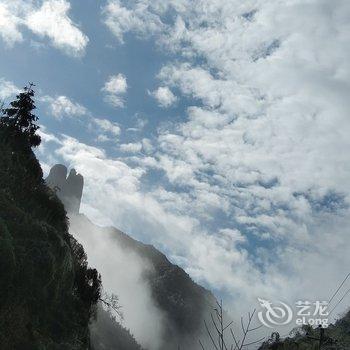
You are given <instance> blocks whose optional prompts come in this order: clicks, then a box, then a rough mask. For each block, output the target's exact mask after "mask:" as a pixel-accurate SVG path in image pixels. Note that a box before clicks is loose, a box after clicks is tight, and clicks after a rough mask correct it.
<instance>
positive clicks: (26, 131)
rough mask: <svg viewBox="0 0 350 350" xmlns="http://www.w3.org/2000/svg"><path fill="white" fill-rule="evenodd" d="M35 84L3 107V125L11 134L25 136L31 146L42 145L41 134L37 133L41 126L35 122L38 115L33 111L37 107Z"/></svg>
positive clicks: (15, 136) (13, 136)
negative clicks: (7, 106) (7, 105)
mask: <svg viewBox="0 0 350 350" xmlns="http://www.w3.org/2000/svg"><path fill="white" fill-rule="evenodd" d="M33 86H34V85H33V84H29V86H26V87H25V88H24V91H23V92H21V93H19V94H18V95H17V98H16V100H15V101H13V102H11V103H10V107H9V108H6V109H3V111H2V112H3V117H2V118H1V124H2V126H6V127H7V129H8V132H9V134H10V135H9V136H11V137H12V138H15V139H20V138H25V139H26V141H27V142H28V144H29V145H30V147H37V146H39V145H40V142H41V139H40V136H39V135H37V134H36V132H37V130H38V129H39V126H38V125H36V124H35V122H36V121H37V120H38V117H37V116H36V115H35V114H34V113H33V111H34V109H35V108H36V107H35V103H34V99H33V98H34V90H33Z"/></svg>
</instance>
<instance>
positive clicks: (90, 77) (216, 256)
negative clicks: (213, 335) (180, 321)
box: [0, 0, 350, 309]
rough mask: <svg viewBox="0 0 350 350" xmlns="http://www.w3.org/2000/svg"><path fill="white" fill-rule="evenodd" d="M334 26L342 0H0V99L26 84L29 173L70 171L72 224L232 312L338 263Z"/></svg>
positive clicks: (332, 270)
mask: <svg viewBox="0 0 350 350" xmlns="http://www.w3.org/2000/svg"><path fill="white" fill-rule="evenodd" d="M247 14H250V15H247ZM349 14H350V5H349V3H348V2H347V1H341V0H339V1H334V2H331V3H330V2H328V1H323V0H322V1H319V0H318V1H316V0H314V1H313V0H310V1H299V0H298V1H297V0H293V1H267V0H265V1H259V0H254V1H253V0H247V1H245V2H242V1H238V0H231V1H224V0H212V1H206V0H198V1H188V0H169V1H168V2H164V1H160V0H159V1H158V0H155V1H148V0H133V1H119V0H108V1H107V0H106V1H93V0H85V1H83V2H82V1H74V0H71V1H68V0H40V1H23V0H12V1H8V0H0V67H1V71H0V97H1V98H2V99H4V100H5V101H9V100H10V99H11V97H12V96H13V94H14V93H15V92H16V91H17V89H18V87H21V86H23V85H25V84H26V83H27V82H29V81H30V82H34V83H35V84H36V89H37V98H38V107H39V108H38V114H39V116H40V122H41V124H42V126H43V127H42V137H43V144H42V146H41V147H40V149H39V150H38V151H37V154H38V156H39V158H40V160H41V162H42V166H43V168H44V170H45V171H46V172H47V171H48V169H49V167H50V166H52V165H53V164H55V163H56V162H63V163H65V164H67V165H68V166H70V167H75V168H76V169H77V170H78V171H79V172H81V173H82V174H83V175H84V176H85V179H86V186H85V192H84V200H83V201H84V203H83V207H82V209H83V212H84V213H86V214H87V215H88V216H89V217H90V218H91V219H92V220H93V221H95V222H97V223H99V224H108V225H114V226H116V227H118V228H120V229H122V230H124V231H125V232H127V233H129V234H131V235H132V236H133V237H135V238H137V239H140V240H142V241H144V242H146V243H152V244H154V245H155V246H156V247H158V248H159V249H160V250H162V251H164V252H165V253H166V254H167V255H168V256H169V257H170V259H171V260H172V261H174V262H176V263H178V264H180V265H181V266H182V267H184V268H185V269H186V271H187V272H188V273H189V274H190V275H191V276H192V278H194V279H195V280H196V281H199V282H200V283H203V284H204V285H206V286H208V287H209V288H211V289H212V290H215V291H216V292H217V293H218V294H219V295H224V296H225V298H226V299H227V302H228V303H229V305H230V306H232V307H233V308H236V309H239V308H241V309H246V308H247V306H249V305H251V304H252V303H253V302H255V301H256V298H257V297H258V296H260V297H266V298H267V297H269V298H271V299H273V298H274V299H276V298H284V299H285V300H289V301H292V300H296V299H298V298H305V299H306V298H311V299H312V298H327V295H329V294H331V290H332V288H333V285H334V284H336V283H337V281H339V280H341V279H342V277H343V276H344V275H345V274H346V273H347V272H348V271H347V266H349V262H350V260H349V259H350V258H349V257H348V253H347V252H348V248H349V243H348V234H349V233H348V229H347V227H348V224H349V206H348V203H349V188H350V183H349V181H350V180H349V179H350V176H349V174H350V168H349V165H348V164H349V155H348V152H347V150H348V149H349V146H350V144H349V137H348V135H349V131H350V121H349V117H348V115H349V110H350V105H349V99H348V96H349V92H350V87H349V81H350V80H349V78H350V63H349V62H350V51H349V47H350V46H349V45H348V44H349V39H350V37H349V33H350V30H349V24H348V23H349V21H348V18H349ZM324 265H325V266H324ZM320 266H323V275H324V278H323V279H322V280H321V279H319V278H318V276H319V268H320ZM324 280H327V281H332V283H324ZM301 294H303V295H301Z"/></svg>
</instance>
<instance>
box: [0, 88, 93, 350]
mask: <svg viewBox="0 0 350 350" xmlns="http://www.w3.org/2000/svg"><path fill="white" fill-rule="evenodd" d="M33 96H34V92H33V90H32V88H31V86H30V87H29V88H26V89H25V91H24V92H22V93H20V94H19V95H18V96H17V99H16V100H15V101H14V102H12V103H11V105H10V107H9V108H8V109H6V110H3V111H2V117H1V119H0V300H1V303H0V348H1V349H2V350H7V349H8V350H13V349H18V350H27V349H28V350H30V349H33V350H37V349H45V350H46V349H67V350H70V349H71V350H80V349H84V350H85V349H87V348H88V347H89V343H90V340H89V328H88V324H89V320H90V318H91V317H92V315H93V313H94V306H95V304H96V302H97V300H98V299H99V296H100V278H99V275H98V272H97V271H96V270H94V269H90V268H88V266H87V258H86V255H85V252H84V250H83V248H82V246H81V245H79V244H78V243H77V242H76V241H75V240H74V238H73V237H71V236H70V235H69V232H68V221H67V218H66V212H65V210H64V207H63V205H62V203H61V202H60V201H59V200H58V198H57V197H56V195H55V193H54V192H53V191H52V190H50V189H49V188H48V187H47V186H46V184H45V182H44V180H43V174H42V170H41V167H40V165H39V162H38V161H37V159H36V157H35V155H34V153H33V151H32V148H33V147H35V146H37V145H39V144H40V137H39V136H38V135H37V134H36V131H37V129H38V127H37V126H36V125H35V122H36V120H37V117H36V116H35V115H34V114H33V113H32V112H33V110H34V109H35V106H34V101H33V99H32V98H33Z"/></svg>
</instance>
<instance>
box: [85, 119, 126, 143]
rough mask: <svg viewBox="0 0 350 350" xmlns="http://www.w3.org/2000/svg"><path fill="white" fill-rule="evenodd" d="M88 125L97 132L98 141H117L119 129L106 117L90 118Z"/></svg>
mask: <svg viewBox="0 0 350 350" xmlns="http://www.w3.org/2000/svg"><path fill="white" fill-rule="evenodd" d="M90 127H91V129H94V130H95V131H97V132H98V136H97V140H98V141H99V142H106V141H117V138H118V136H119V135H120V131H121V130H120V126H119V125H118V124H117V123H114V122H111V121H110V120H108V119H100V118H91V125H90ZM96 128H97V130H96Z"/></svg>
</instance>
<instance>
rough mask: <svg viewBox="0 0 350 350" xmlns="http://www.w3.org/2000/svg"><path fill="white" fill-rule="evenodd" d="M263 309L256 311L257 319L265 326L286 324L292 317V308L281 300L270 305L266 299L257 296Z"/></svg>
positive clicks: (271, 326)
mask: <svg viewBox="0 0 350 350" xmlns="http://www.w3.org/2000/svg"><path fill="white" fill-rule="evenodd" d="M258 300H259V302H260V305H261V306H262V307H263V310H261V311H259V312H258V318H259V321H260V322H261V323H262V324H263V325H264V326H266V327H269V328H273V327H275V326H283V325H286V324H288V323H289V322H290V321H291V320H292V318H293V311H292V309H291V308H290V307H289V306H288V305H287V304H286V303H283V302H282V301H279V302H278V303H277V305H272V303H271V302H270V301H268V300H264V299H260V298H258Z"/></svg>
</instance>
